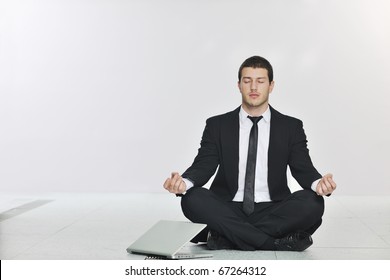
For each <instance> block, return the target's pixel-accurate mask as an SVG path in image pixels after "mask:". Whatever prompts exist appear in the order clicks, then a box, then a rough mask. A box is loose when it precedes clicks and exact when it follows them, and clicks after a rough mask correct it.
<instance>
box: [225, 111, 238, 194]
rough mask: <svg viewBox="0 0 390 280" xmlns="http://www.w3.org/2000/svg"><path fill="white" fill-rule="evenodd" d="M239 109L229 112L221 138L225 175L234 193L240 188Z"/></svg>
mask: <svg viewBox="0 0 390 280" xmlns="http://www.w3.org/2000/svg"><path fill="white" fill-rule="evenodd" d="M239 111H240V107H238V108H237V109H236V110H234V111H232V112H231V113H228V114H227V115H226V116H227V118H226V121H224V122H223V124H222V126H221V139H226V141H222V143H221V145H222V147H221V148H222V157H223V162H224V168H225V174H226V175H225V176H226V180H227V183H228V184H229V189H230V190H232V192H233V193H236V192H237V189H238V163H239V150H238V148H239V141H240V139H239V137H240V133H239V129H240V123H239Z"/></svg>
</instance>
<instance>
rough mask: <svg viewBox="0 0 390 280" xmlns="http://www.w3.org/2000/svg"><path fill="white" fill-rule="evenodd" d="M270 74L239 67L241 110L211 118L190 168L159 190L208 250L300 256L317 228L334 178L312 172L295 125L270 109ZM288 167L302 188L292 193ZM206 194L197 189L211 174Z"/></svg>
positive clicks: (259, 65)
mask: <svg viewBox="0 0 390 280" xmlns="http://www.w3.org/2000/svg"><path fill="white" fill-rule="evenodd" d="M274 84H275V83H274V80H273V69H272V66H271V64H270V63H269V62H268V61H267V60H266V59H265V58H262V57H259V56H253V57H250V58H248V59H247V60H245V61H244V62H243V64H242V65H241V67H240V69H239V72H238V88H239V90H240V92H241V96H242V104H241V106H240V107H239V108H237V109H235V110H234V111H232V112H228V113H226V114H223V115H219V116H215V117H212V118H209V119H208V120H207V122H206V127H205V129H204V132H203V136H202V140H201V147H200V148H199V150H198V155H197V156H196V157H195V160H194V162H193V164H192V165H191V166H190V167H189V168H188V169H187V170H186V171H185V172H184V173H183V175H182V176H181V175H180V174H179V173H177V172H172V174H171V177H170V178H168V179H167V180H166V181H165V183H164V188H165V189H167V190H168V191H169V192H171V193H174V194H176V195H178V196H182V201H181V205H182V210H183V213H184V215H185V216H186V217H187V218H188V219H189V220H191V221H192V222H194V223H204V224H207V231H208V233H207V234H206V232H203V233H201V234H200V235H198V236H197V237H196V238H195V240H194V242H197V241H206V240H207V246H208V247H209V248H210V249H214V250H216V249H240V250H283V251H286V250H287V251H303V250H305V249H306V248H308V247H309V246H310V245H312V243H313V241H312V239H311V235H312V234H313V233H314V232H315V231H316V229H317V228H318V227H319V226H320V225H321V222H322V215H323V212H324V199H323V196H324V195H327V196H329V195H330V194H331V193H332V192H333V191H334V190H335V188H336V183H335V182H334V181H333V178H332V175H331V174H327V175H325V176H321V175H320V174H319V173H318V172H317V170H316V169H315V168H314V166H313V164H312V162H311V159H310V156H309V151H308V149H307V141H306V135H305V133H304V130H303V124H302V122H301V121H300V120H298V119H295V118H292V117H289V116H286V115H283V114H281V113H279V112H278V111H276V110H275V109H274V108H272V107H271V106H270V105H269V95H270V93H271V92H272V90H273V88H274ZM287 166H289V167H290V170H291V174H292V175H293V177H294V178H295V179H296V180H297V181H298V183H299V184H300V185H301V187H302V188H303V190H300V191H297V192H294V193H292V194H291V192H290V190H289V188H288V186H287V175H286V171H287ZM217 168H218V171H217V174H216V176H215V179H214V181H213V183H212V184H211V186H210V189H209V190H208V189H206V188H202V186H203V185H204V184H206V183H207V181H208V180H209V179H210V178H211V176H212V175H213V174H214V173H215V171H216V170H217Z"/></svg>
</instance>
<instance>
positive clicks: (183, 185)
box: [178, 181, 187, 193]
mask: <svg viewBox="0 0 390 280" xmlns="http://www.w3.org/2000/svg"><path fill="white" fill-rule="evenodd" d="M186 189H187V186H186V183H185V182H184V181H181V184H180V186H179V189H178V193H184V192H185V191H186Z"/></svg>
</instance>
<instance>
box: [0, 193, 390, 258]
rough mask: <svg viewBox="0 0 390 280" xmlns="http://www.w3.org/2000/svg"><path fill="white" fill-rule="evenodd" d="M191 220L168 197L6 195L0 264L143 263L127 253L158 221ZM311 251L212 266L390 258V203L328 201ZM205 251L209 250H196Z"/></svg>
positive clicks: (217, 254)
mask: <svg viewBox="0 0 390 280" xmlns="http://www.w3.org/2000/svg"><path fill="white" fill-rule="evenodd" d="M162 219H164V220H186V219H185V217H184V216H183V215H182V213H181V211H180V198H176V197H175V196H173V195H170V194H168V193H167V194H165V193H120V194H118V193H116V194H113V193H82V194H81V193H62V194H58V193H56V194H40V195H22V194H9V193H2V194H0V259H2V260H11V259H24V260H30V259H41V260H42V259H61V260H62V259H77V260H99V259H101V260H111V259H112V260H128V259H144V258H145V256H142V255H133V254H128V253H127V252H126V248H127V247H128V246H129V245H130V244H131V243H132V242H133V241H134V240H135V239H136V238H137V237H139V236H140V235H141V234H142V233H143V232H145V231H146V230H147V229H148V228H150V227H151V226H152V225H153V224H154V223H155V222H157V221H158V220H162ZM313 240H314V245H313V246H312V247H310V248H309V249H308V250H306V251H305V252H274V251H269V252H266V251H255V252H242V251H234V250H221V251H213V252H212V253H213V255H214V256H213V258H212V259H241V260H245V259H267V260H275V259H283V260H288V259H305V260H311V259H315V260H339V259H348V260H356V259H374V260H378V259H385V260H389V259H390V196H382V197H379V196H378V197H367V196H364V197H363V196H348V197H347V196H337V195H333V196H332V197H330V198H326V212H325V215H324V219H323V224H322V226H321V227H320V229H319V230H318V231H317V232H316V233H315V234H314V235H313ZM191 248H192V249H193V250H195V251H205V250H206V248H205V246H203V245H196V246H195V247H191Z"/></svg>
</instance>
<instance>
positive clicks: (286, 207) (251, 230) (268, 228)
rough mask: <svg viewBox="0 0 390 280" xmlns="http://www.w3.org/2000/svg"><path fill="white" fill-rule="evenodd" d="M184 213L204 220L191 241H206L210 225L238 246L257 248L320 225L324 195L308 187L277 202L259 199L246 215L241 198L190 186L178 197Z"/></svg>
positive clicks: (247, 248)
mask: <svg viewBox="0 0 390 280" xmlns="http://www.w3.org/2000/svg"><path fill="white" fill-rule="evenodd" d="M181 206H182V210H183V213H184V215H185V216H186V217H187V218H188V219H189V220H190V221H192V222H194V223H202V224H207V228H206V229H205V230H204V231H203V232H201V233H200V234H199V235H198V236H197V237H196V238H194V239H193V242H202V241H206V237H207V231H208V230H210V229H212V230H214V231H216V232H218V233H219V234H221V235H223V236H225V237H226V238H227V239H228V240H230V241H231V242H232V243H233V244H235V245H236V246H237V247H238V248H239V249H241V250H248V251H249V250H261V249H262V245H263V244H264V243H265V241H266V240H267V239H269V238H270V237H271V238H281V237H283V236H284V235H286V234H288V233H291V232H294V231H305V232H308V233H310V234H313V233H314V232H315V231H316V230H317V228H318V227H319V226H320V225H321V222H322V215H323V213H324V199H323V197H322V196H318V195H317V194H316V193H315V192H313V191H311V190H300V191H297V192H294V193H292V194H291V195H290V196H289V197H287V198H286V199H285V200H283V201H280V202H260V203H256V204H255V211H254V212H253V213H252V214H251V215H249V216H247V215H246V214H245V213H244V212H243V211H242V202H233V201H231V202H226V201H223V200H221V199H220V198H219V197H217V196H216V195H215V194H214V193H213V192H212V191H210V190H208V189H205V188H191V189H190V190H189V191H188V192H187V193H186V194H185V195H184V196H183V197H182V200H181Z"/></svg>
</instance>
